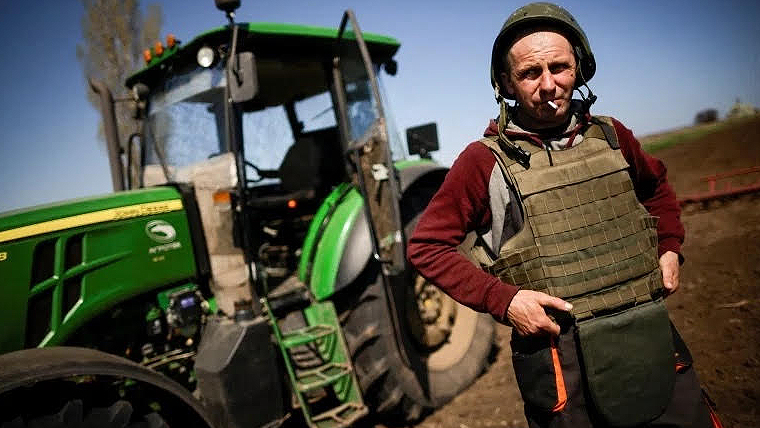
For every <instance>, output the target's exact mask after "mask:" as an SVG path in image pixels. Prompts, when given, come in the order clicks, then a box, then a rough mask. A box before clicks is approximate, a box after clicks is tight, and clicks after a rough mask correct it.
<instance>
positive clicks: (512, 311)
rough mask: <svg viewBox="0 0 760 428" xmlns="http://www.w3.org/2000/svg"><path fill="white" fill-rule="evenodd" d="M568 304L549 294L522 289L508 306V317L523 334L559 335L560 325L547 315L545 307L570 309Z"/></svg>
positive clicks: (518, 331) (519, 332)
mask: <svg viewBox="0 0 760 428" xmlns="http://www.w3.org/2000/svg"><path fill="white" fill-rule="evenodd" d="M567 305H569V303H567V302H565V301H564V300H562V299H558V298H556V297H552V296H549V295H548V294H544V293H540V292H536V291H530V290H520V291H518V292H517V294H516V295H515V296H514V298H512V302H511V303H510V304H509V307H508V308H507V318H508V319H509V321H510V323H511V324H512V326H513V327H514V328H515V329H516V330H517V333H518V334H520V335H521V336H530V335H536V334H546V333H549V334H551V335H554V336H557V335H559V332H560V328H559V325H558V324H557V323H555V322H554V321H553V320H552V319H551V318H549V317H548V316H547V315H546V311H544V307H551V308H556V309H559V310H568V309H567V308H568V306H567ZM570 307H571V308H572V306H570Z"/></svg>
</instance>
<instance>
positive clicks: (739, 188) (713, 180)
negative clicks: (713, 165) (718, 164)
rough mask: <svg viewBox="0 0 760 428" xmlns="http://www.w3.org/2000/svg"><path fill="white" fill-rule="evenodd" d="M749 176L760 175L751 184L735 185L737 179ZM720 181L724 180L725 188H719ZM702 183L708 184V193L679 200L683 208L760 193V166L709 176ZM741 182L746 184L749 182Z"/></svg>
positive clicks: (694, 194)
mask: <svg viewBox="0 0 760 428" xmlns="http://www.w3.org/2000/svg"><path fill="white" fill-rule="evenodd" d="M749 174H758V178H757V179H756V180H755V181H754V182H753V183H751V184H741V185H737V184H736V183H734V180H736V178H735V177H742V178H743V176H746V175H749ZM727 179H732V180H727ZM719 180H723V181H722V183H723V186H718V181H719ZM702 181H706V182H707V191H706V192H704V193H693V194H690V195H686V196H685V197H683V198H681V199H679V201H678V202H679V203H680V204H681V205H682V206H683V205H686V204H691V203H698V202H703V203H705V202H708V201H710V200H713V199H725V198H731V197H736V196H740V195H744V194H748V193H754V192H760V166H753V167H750V168H742V169H736V170H733V171H728V172H724V173H720V174H714V175H709V176H706V177H703V178H702ZM741 181H742V182H746V181H747V180H741Z"/></svg>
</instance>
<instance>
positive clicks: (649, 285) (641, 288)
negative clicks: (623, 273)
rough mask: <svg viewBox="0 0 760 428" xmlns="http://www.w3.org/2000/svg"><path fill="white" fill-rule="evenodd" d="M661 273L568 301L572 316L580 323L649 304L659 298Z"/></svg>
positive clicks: (651, 274)
mask: <svg viewBox="0 0 760 428" xmlns="http://www.w3.org/2000/svg"><path fill="white" fill-rule="evenodd" d="M661 281H662V271H660V269H659V268H657V269H655V270H654V271H652V272H651V273H650V274H648V275H644V276H642V277H639V278H636V279H634V280H632V281H629V282H628V283H626V284H623V285H621V286H619V287H613V288H612V289H609V290H602V291H600V292H597V293H593V294H589V295H587V296H583V297H579V298H577V299H570V302H571V303H572V304H573V310H572V314H573V316H574V317H575V318H576V320H578V321H580V320H583V319H586V318H591V317H594V316H598V315H603V314H605V313H607V312H608V311H609V310H610V309H616V308H623V307H630V306H634V305H639V304H641V303H645V302H649V301H651V300H653V299H656V298H657V297H659V295H660V294H661V291H662V286H661V285H660V284H661Z"/></svg>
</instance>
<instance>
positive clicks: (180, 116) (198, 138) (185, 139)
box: [145, 61, 226, 167]
mask: <svg viewBox="0 0 760 428" xmlns="http://www.w3.org/2000/svg"><path fill="white" fill-rule="evenodd" d="M221 63H222V61H220V65H218V66H216V67H215V68H196V69H193V70H192V71H190V72H189V73H185V74H179V75H175V76H172V77H171V78H169V79H167V80H166V81H165V82H164V84H163V86H162V87H160V88H158V89H154V90H153V93H152V95H151V98H150V103H149V107H148V117H147V120H146V123H145V140H146V154H145V157H146V163H147V164H159V163H160V159H161V157H164V158H165V159H166V163H167V164H169V165H173V166H178V167H182V166H187V165H190V164H192V163H195V162H198V161H202V160H205V159H208V158H209V157H210V156H212V155H214V154H218V153H220V152H223V151H225V150H224V144H223V141H224V137H223V133H222V132H221V130H223V129H224V127H223V126H221V125H222V123H223V119H224V105H223V99H224V85H225V84H226V81H225V77H224V68H223V66H222V65H221Z"/></svg>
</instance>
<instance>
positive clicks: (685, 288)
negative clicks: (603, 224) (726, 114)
mask: <svg viewBox="0 0 760 428" xmlns="http://www.w3.org/2000/svg"><path fill="white" fill-rule="evenodd" d="M655 155H656V156H657V157H659V158H660V159H662V160H663V161H664V162H665V164H666V165H667V167H668V171H669V178H670V182H671V184H672V185H673V187H674V188H675V190H676V192H677V193H678V194H679V195H686V194H692V193H698V192H704V191H706V190H707V184H706V183H705V182H703V181H700V178H701V177H703V176H706V175H711V174H716V173H721V172H727V171H730V170H734V169H737V168H745V167H750V166H756V165H760V117H755V118H752V119H748V120H742V121H737V122H735V123H731V124H727V125H719V126H718V127H716V129H715V130H713V131H711V132H708V133H705V134H703V135H701V136H698V137H696V138H694V139H692V140H690V141H685V142H682V143H680V144H677V145H673V146H670V147H669V148H665V149H662V150H660V151H657V152H656V153H655ZM758 180H760V174H754V175H752V176H747V177H744V178H738V179H735V180H734V182H733V183H734V184H747V183H748V182H750V181H758ZM682 220H683V222H684V225H685V226H686V232H687V237H686V243H685V245H684V247H683V253H684V256H685V257H686V263H685V264H684V265H683V266H682V267H681V286H680V290H679V291H678V292H677V293H676V294H674V295H673V296H671V297H669V298H668V299H667V306H668V308H669V310H670V316H671V319H672V320H673V322H674V323H675V325H676V326H677V327H678V329H679V330H680V332H681V334H682V336H683V337H684V339H685V340H686V342H687V344H688V345H689V347H690V348H691V351H692V354H693V357H694V359H695V366H696V369H697V373H698V375H699V377H700V380H701V382H702V384H703V387H704V388H705V389H706V390H707V391H708V393H709V395H710V396H711V397H712V399H713V400H714V401H715V403H716V405H717V409H718V413H719V415H720V417H721V419H722V422H723V424H724V426H725V427H727V428H728V427H755V426H760V195H757V194H755V195H754V196H753V195H748V196H743V197H741V198H736V199H732V200H721V201H713V202H711V203H709V204H707V205H706V206H701V205H698V206H693V205H692V206H687V207H685V209H684V212H683V215H682ZM510 330H511V329H510V328H509V327H507V326H503V325H499V326H498V328H497V335H498V341H497V345H498V348H497V352H496V357H495V361H494V362H493V363H492V364H491V366H490V367H489V368H488V370H487V371H486V373H485V374H484V375H483V376H481V377H480V378H479V379H478V381H477V382H476V383H475V384H474V385H472V386H471V387H470V388H469V389H468V390H467V391H465V392H464V393H463V394H461V395H460V396H458V397H456V398H455V399H454V400H452V401H451V402H450V403H449V404H447V405H446V406H444V407H443V408H441V409H439V410H438V411H436V412H435V413H433V414H431V415H429V416H428V417H427V418H425V419H423V420H422V421H421V422H420V423H418V424H417V425H416V427H420V428H448V427H453V428H474V427H500V426H502V427H525V426H527V424H526V422H525V418H524V417H523V414H522V402H521V400H520V393H519V391H518V390H517V387H516V386H515V383H514V374H513V372H512V366H511V354H510V350H509V336H510V333H511V331H510Z"/></svg>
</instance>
